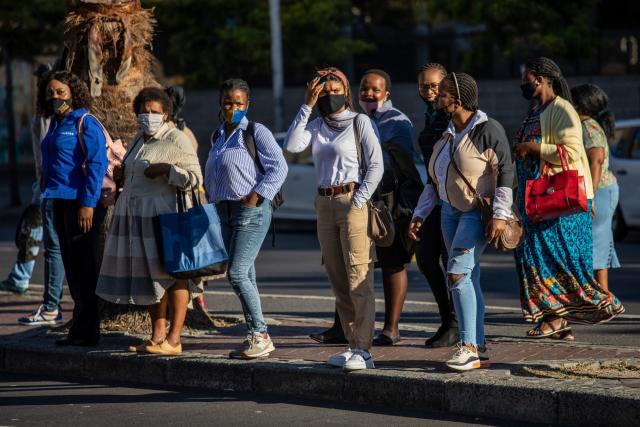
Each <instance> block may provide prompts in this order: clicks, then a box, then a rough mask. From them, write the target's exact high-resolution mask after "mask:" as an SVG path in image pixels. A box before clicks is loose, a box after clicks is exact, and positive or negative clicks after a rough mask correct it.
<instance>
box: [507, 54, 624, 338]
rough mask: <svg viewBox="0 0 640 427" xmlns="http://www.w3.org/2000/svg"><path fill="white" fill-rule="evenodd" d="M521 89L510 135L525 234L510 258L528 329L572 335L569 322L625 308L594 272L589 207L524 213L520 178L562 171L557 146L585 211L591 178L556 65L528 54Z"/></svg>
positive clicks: (594, 319)
mask: <svg viewBox="0 0 640 427" xmlns="http://www.w3.org/2000/svg"><path fill="white" fill-rule="evenodd" d="M520 88H521V90H522V96H523V97H524V98H526V99H527V100H534V101H535V105H534V107H533V108H532V109H531V111H530V112H529V115H528V117H527V118H526V119H525V121H524V123H523V124H522V126H521V128H520V130H519V131H518V132H517V133H516V138H515V142H516V145H515V153H516V156H517V160H516V169H517V177H518V193H517V203H518V207H519V208H520V212H522V213H523V217H524V221H523V223H524V233H525V240H524V243H523V244H522V245H521V246H520V247H519V248H518V249H516V251H515V258H516V266H517V269H518V275H519V277H520V300H521V303H522V311H523V313H524V318H525V320H527V321H529V322H534V323H537V326H536V327H534V328H533V329H531V330H529V331H528V332H527V336H528V337H530V338H545V337H550V338H556V339H564V340H572V339H574V337H573V334H572V332H571V327H570V326H569V322H577V323H588V324H594V323H601V322H606V321H609V320H611V319H612V318H613V317H615V316H616V315H618V314H620V313H622V312H623V311H624V308H623V307H622V304H621V303H620V301H619V300H618V299H617V298H616V297H615V296H613V295H612V294H610V293H608V292H607V291H606V290H605V289H604V288H602V287H601V286H600V284H599V283H598V282H597V281H596V279H595V277H594V275H593V253H592V247H593V241H592V237H591V223H592V216H591V214H592V213H591V212H581V213H577V214H574V215H569V216H565V217H561V218H557V219H553V220H549V221H542V222H537V223H536V222H532V221H531V220H530V219H529V218H527V217H526V214H525V213H524V212H525V209H524V202H525V200H524V199H525V198H524V191H525V187H526V182H527V180H531V179H536V178H538V177H539V176H540V170H541V168H542V166H543V165H544V164H545V163H547V164H549V165H550V166H551V168H550V169H551V172H550V173H551V174H555V173H557V172H559V171H561V170H562V166H561V163H560V157H559V155H558V150H557V145H563V146H564V147H565V148H566V153H567V157H568V161H569V168H570V169H577V170H578V173H579V174H580V175H581V176H583V177H584V180H585V187H586V192H587V198H588V199H589V202H588V205H589V210H591V209H592V199H593V185H592V183H591V173H590V171H589V160H588V158H587V154H586V152H585V149H584V145H583V144H582V127H581V123H580V118H579V117H578V114H577V113H576V111H575V109H574V108H573V106H572V105H571V93H570V92H569V87H568V85H567V82H566V81H565V79H564V77H563V76H562V72H561V71H560V68H559V67H558V66H557V65H556V63H555V62H553V61H552V60H550V59H548V58H537V59H534V60H532V61H530V62H529V63H527V65H526V68H525V71H524V73H523V74H522V85H521V86H520ZM596 208H597V207H596Z"/></svg>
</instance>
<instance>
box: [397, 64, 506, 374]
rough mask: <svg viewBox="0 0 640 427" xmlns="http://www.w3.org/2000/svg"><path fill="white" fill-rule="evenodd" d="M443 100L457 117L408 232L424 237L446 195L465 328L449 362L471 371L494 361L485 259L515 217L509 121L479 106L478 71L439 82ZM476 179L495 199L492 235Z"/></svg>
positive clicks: (453, 276) (453, 283) (453, 272)
mask: <svg viewBox="0 0 640 427" xmlns="http://www.w3.org/2000/svg"><path fill="white" fill-rule="evenodd" d="M438 104H439V106H440V108H444V109H445V111H446V113H447V114H448V115H449V116H450V118H451V119H450V122H449V125H448V127H447V130H446V131H445V133H444V134H443V135H442V138H440V140H439V141H438V142H437V143H436V145H435V146H434V149H433V155H432V156H431V159H430V160H429V180H428V182H427V185H426V186H425V189H424V191H423V192H422V195H421V196H420V200H419V202H418V206H417V207H416V209H415V210H414V213H413V219H412V220H411V224H410V226H409V235H410V236H411V237H412V238H413V239H417V238H418V233H419V231H420V229H421V228H422V226H423V223H424V220H425V218H427V217H428V216H429V214H430V213H431V211H432V210H433V209H434V207H435V206H436V204H437V201H438V198H439V199H440V200H441V203H442V210H441V215H442V217H441V224H442V225H441V227H442V236H443V238H444V243H445V246H446V247H447V251H448V254H449V261H448V263H447V279H448V286H449V290H450V291H451V295H452V299H453V304H454V306H455V310H456V314H457V316H458V325H459V333H460V342H459V343H458V345H457V348H456V351H455V353H454V355H453V357H451V359H449V360H448V361H447V362H446V365H447V367H449V368H450V369H453V370H456V371H467V370H470V369H477V368H480V367H483V366H484V367H486V366H488V364H489V353H488V350H487V347H486V340H485V336H484V300H483V297H482V289H481V288H480V264H479V261H480V257H481V255H482V253H483V252H484V249H485V247H486V245H487V242H488V241H491V240H492V239H495V238H498V237H500V235H501V234H502V233H503V232H504V230H505V228H506V224H507V220H509V219H511V218H512V216H513V212H512V210H511V206H512V199H513V194H512V189H511V186H512V184H513V165H512V161H511V150H510V147H509V141H508V139H507V136H506V134H505V132H504V129H503V127H502V126H501V125H500V123H498V122H497V121H495V120H494V119H492V118H489V117H488V116H487V115H486V114H485V113H484V112H483V111H481V110H479V109H478V86H477V84H476V82H475V80H474V79H473V77H471V76H470V75H468V74H464V73H449V74H447V76H446V77H445V78H444V80H442V82H441V83H440V91H439V95H438ZM470 186H473V187H474V190H475V192H477V193H478V194H480V195H481V196H486V197H490V198H491V199H492V200H493V215H492V218H491V220H490V222H489V224H487V235H486V236H485V227H484V226H483V223H482V218H481V212H480V206H478V203H477V201H476V198H475V197H474V192H473V191H471V189H470V188H469V187H470ZM424 237H426V236H424ZM424 237H423V238H424Z"/></svg>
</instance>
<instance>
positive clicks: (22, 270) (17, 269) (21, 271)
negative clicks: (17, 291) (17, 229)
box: [6, 184, 42, 289]
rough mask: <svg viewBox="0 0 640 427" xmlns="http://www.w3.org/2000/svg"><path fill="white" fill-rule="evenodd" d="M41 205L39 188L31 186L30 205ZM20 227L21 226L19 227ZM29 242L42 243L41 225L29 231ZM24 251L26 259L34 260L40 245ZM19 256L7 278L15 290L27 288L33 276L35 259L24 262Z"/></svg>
mask: <svg viewBox="0 0 640 427" xmlns="http://www.w3.org/2000/svg"><path fill="white" fill-rule="evenodd" d="M41 203H42V194H41V193H40V188H39V187H38V185H36V184H34V185H33V195H32V196H31V205H36V206H39V205H41ZM20 226H22V225H20ZM29 238H30V240H31V241H33V242H41V241H42V225H41V226H39V227H35V228H33V229H31V235H30V236H29ZM24 251H25V252H26V254H27V255H28V258H35V257H36V256H38V252H40V245H39V244H35V245H33V246H27V247H26V248H24ZM21 258H23V257H21V256H20V255H18V260H16V262H15V264H13V267H12V268H11V272H9V276H8V277H7V280H6V281H7V282H9V283H12V284H13V285H15V286H16V287H17V288H21V289H26V288H28V287H29V280H31V276H32V275H33V268H34V267H35V265H36V260H35V259H30V260H28V261H27V260H24V259H21Z"/></svg>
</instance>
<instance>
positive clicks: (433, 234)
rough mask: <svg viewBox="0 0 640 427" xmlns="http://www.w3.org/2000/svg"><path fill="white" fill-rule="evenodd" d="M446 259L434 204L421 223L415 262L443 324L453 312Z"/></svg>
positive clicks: (447, 258) (447, 322) (436, 209)
mask: <svg viewBox="0 0 640 427" xmlns="http://www.w3.org/2000/svg"><path fill="white" fill-rule="evenodd" d="M448 260H449V256H448V254H447V248H446V246H445V244H444V239H443V238H442V226H441V224H440V206H436V207H435V208H434V209H433V211H432V212H431V214H430V215H429V216H428V217H427V218H426V219H425V221H424V223H423V224H422V229H421V230H420V242H419V244H418V246H417V248H416V263H417V264H418V268H419V269H420V271H421V272H422V274H424V276H425V277H426V279H427V282H429V286H431V291H432V292H433V296H434V298H435V300H436V303H437V304H438V312H439V313H440V318H441V319H442V325H445V326H448V325H449V323H450V322H451V319H452V312H453V303H452V301H451V298H450V296H449V289H448V288H447V279H446V275H445V272H446V271H447V262H448ZM441 262H442V263H441Z"/></svg>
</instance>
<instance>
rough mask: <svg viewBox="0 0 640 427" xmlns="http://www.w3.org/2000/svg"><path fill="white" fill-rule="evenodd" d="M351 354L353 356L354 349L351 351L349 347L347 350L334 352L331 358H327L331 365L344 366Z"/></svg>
mask: <svg viewBox="0 0 640 427" xmlns="http://www.w3.org/2000/svg"><path fill="white" fill-rule="evenodd" d="M351 356H353V351H351V347H347V351H345V352H343V353H338V354H334V355H333V356H331V357H330V358H329V360H327V363H328V364H329V365H331V366H335V367H336V368H342V367H343V366H344V364H345V363H347V360H349V358H350V357H351Z"/></svg>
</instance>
